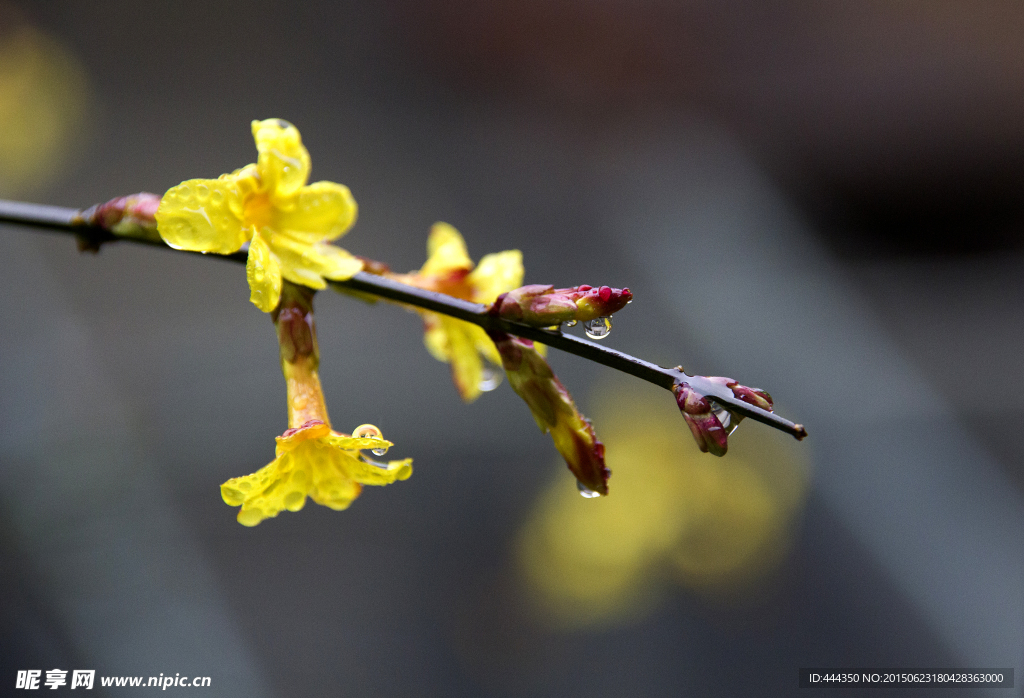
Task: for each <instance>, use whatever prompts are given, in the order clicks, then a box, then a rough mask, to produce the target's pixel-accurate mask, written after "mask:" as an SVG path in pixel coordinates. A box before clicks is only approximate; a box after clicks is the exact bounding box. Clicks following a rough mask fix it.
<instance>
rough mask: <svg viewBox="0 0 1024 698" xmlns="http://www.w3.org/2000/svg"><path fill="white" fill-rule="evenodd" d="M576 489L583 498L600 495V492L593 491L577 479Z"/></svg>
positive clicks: (592, 497)
mask: <svg viewBox="0 0 1024 698" xmlns="http://www.w3.org/2000/svg"><path fill="white" fill-rule="evenodd" d="M576 489H578V490H579V491H580V496H581V497H583V498H584V499H594V498H595V497H600V496H601V493H600V492H595V491H594V490H592V489H590V488H589V487H587V486H586V485H584V484H583V483H582V482H580V481H579V480H577V481H576Z"/></svg>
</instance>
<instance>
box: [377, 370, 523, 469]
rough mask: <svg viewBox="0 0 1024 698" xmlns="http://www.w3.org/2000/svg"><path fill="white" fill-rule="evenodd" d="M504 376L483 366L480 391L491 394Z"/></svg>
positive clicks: (500, 372) (502, 373)
mask: <svg viewBox="0 0 1024 698" xmlns="http://www.w3.org/2000/svg"><path fill="white" fill-rule="evenodd" d="M504 375H505V374H504V372H502V371H496V370H495V369H493V368H491V367H490V366H484V370H483V373H482V374H481V375H480V384H479V386H478V387H479V388H480V391H481V392H484V393H489V392H491V391H492V390H494V389H495V388H497V387H498V386H499V385H501V379H502V378H503V377H504ZM378 455H379V454H378Z"/></svg>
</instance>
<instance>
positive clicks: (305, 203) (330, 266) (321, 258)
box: [156, 119, 362, 313]
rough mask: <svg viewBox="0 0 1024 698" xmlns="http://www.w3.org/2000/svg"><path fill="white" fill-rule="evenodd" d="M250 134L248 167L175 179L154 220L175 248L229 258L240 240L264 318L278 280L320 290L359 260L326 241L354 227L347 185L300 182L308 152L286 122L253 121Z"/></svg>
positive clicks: (255, 299)
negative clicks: (252, 159) (254, 154)
mask: <svg viewBox="0 0 1024 698" xmlns="http://www.w3.org/2000/svg"><path fill="white" fill-rule="evenodd" d="M252 134H253V137H254V138H255V139H256V149H257V151H258V152H259V158H258V160H257V162H256V164H255V165H246V166H245V167H243V168H241V169H239V170H235V171H234V172H232V173H231V174H225V175H221V176H220V178H219V179H190V180H188V181H185V182H182V183H181V184H179V185H178V186H176V187H173V188H172V189H170V190H168V192H167V193H166V194H164V196H163V199H162V200H161V202H160V208H159V209H158V210H157V212H156V220H157V225H158V229H159V232H160V235H161V237H163V239H164V241H165V242H166V243H167V244H168V245H170V246H171V247H174V248H177V249H181V250H191V251H194V252H215V253H217V254H231V253H233V252H237V251H238V250H240V249H241V248H242V245H244V244H245V243H246V242H248V243H249V259H248V261H247V263H246V267H245V271H246V277H247V278H248V280H249V289H250V291H251V296H250V299H251V300H252V302H253V303H255V304H256V306H257V307H258V308H259V309H260V310H262V311H263V312H265V313H269V312H270V311H271V310H273V309H274V308H275V307H276V306H277V304H278V301H279V300H280V297H281V280H282V277H283V278H284V279H286V280H288V281H291V282H292V283H295V284H299V285H301V286H308V287H309V288H315V289H322V288H324V287H325V286H326V283H325V281H324V279H333V280H344V279H348V278H351V277H352V275H353V274H355V273H356V272H357V271H359V270H360V269H361V268H362V263H361V262H360V261H359V260H358V259H356V258H355V257H353V256H352V255H351V254H349V253H348V252H346V251H345V250H343V249H341V248H340V247H335V246H334V245H331V244H329V243H328V242H327V241H328V240H334V239H335V238H338V237H341V236H342V235H343V234H345V232H346V231H348V229H349V228H350V227H352V224H353V223H354V222H355V219H356V202H355V200H353V198H352V194H351V193H350V192H349V190H348V187H346V186H343V185H341V184H335V183H334V182H314V183H313V184H309V185H307V184H306V180H307V179H308V178H309V169H310V160H309V153H308V152H307V151H306V148H305V147H304V146H303V145H302V140H301V138H300V137H299V131H298V129H296V128H295V127H294V126H292V125H291V124H289V123H288V122H287V121H283V120H281V119H267V120H265V121H253V122H252Z"/></svg>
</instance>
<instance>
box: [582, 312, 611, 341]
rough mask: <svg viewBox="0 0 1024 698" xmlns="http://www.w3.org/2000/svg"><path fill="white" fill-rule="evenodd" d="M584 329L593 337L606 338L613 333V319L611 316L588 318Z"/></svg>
mask: <svg viewBox="0 0 1024 698" xmlns="http://www.w3.org/2000/svg"><path fill="white" fill-rule="evenodd" d="M583 329H584V330H586V332H587V336H588V337H590V338H591V339H604V338H605V337H607V336H608V335H610V334H611V333H612V319H611V318H610V317H599V318H594V319H593V320H587V321H586V322H584V323H583Z"/></svg>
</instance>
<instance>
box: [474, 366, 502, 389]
mask: <svg viewBox="0 0 1024 698" xmlns="http://www.w3.org/2000/svg"><path fill="white" fill-rule="evenodd" d="M504 375H505V374H504V372H503V371H496V370H494V369H493V368H491V367H490V366H484V371H483V373H482V374H481V375H480V385H479V388H480V392H484V393H489V392H491V391H492V390H494V389H495V388H497V387H498V386H499V385H501V379H502V378H503V377H504Z"/></svg>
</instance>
